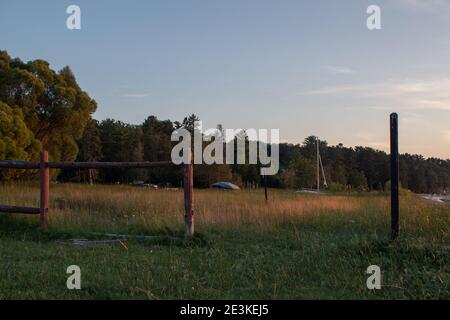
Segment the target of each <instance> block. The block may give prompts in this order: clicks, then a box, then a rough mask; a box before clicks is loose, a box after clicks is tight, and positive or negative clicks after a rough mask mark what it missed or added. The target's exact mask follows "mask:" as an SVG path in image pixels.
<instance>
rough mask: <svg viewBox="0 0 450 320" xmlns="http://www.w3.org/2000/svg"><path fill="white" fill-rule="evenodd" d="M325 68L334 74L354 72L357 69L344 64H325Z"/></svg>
mask: <svg viewBox="0 0 450 320" xmlns="http://www.w3.org/2000/svg"><path fill="white" fill-rule="evenodd" d="M324 69H325V70H327V71H328V72H330V73H333V74H353V73H355V70H353V69H351V68H349V67H344V66H325V67H324Z"/></svg>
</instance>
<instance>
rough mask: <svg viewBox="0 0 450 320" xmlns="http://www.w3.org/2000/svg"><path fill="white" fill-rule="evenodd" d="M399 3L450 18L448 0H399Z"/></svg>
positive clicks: (405, 6) (409, 7)
mask: <svg viewBox="0 0 450 320" xmlns="http://www.w3.org/2000/svg"><path fill="white" fill-rule="evenodd" d="M397 3H398V4H399V5H400V6H402V7H404V8H407V9H411V10H415V11H419V12H425V13H428V14H433V15H435V16H438V17H441V18H444V19H450V1H448V0H397Z"/></svg>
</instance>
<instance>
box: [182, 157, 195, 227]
mask: <svg viewBox="0 0 450 320" xmlns="http://www.w3.org/2000/svg"><path fill="white" fill-rule="evenodd" d="M184 223H185V225H186V235H187V236H193V235H194V168H193V164H192V151H191V152H190V156H189V163H188V164H185V165H184Z"/></svg>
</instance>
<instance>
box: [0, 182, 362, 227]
mask: <svg viewBox="0 0 450 320" xmlns="http://www.w3.org/2000/svg"><path fill="white" fill-rule="evenodd" d="M269 196H270V199H269V202H268V204H266V203H265V201H264V196H263V192H262V191H261V190H241V191H232V192H229V191H221V190H195V218H196V223H197V225H212V226H226V227H239V226H242V225H249V224H251V225H257V226H261V227H263V226H267V225H273V224H274V223H278V222H283V221H289V220H292V219H293V218H300V217H303V216H308V215H318V214H334V213H339V212H341V213H342V212H352V211H355V210H358V209H360V208H361V207H362V205H363V204H362V201H363V200H362V199H361V198H358V197H345V196H332V195H321V196H311V195H302V194H296V193H294V192H286V191H278V190H270V192H269ZM38 199H39V189H38V186H37V185H33V184H10V185H0V203H2V204H11V205H27V206H38V205H39V203H38ZM50 206H51V208H50V209H51V211H50V221H51V223H52V224H55V223H56V224H58V225H66V226H79V227H83V228H89V229H91V228H92V229H98V228H102V229H111V228H112V229H117V228H118V229H122V228H123V227H130V226H139V227H141V228H147V227H148V228H155V227H164V226H178V225H181V224H182V221H183V220H182V219H183V190H182V189H179V190H151V189H146V188H139V187H131V186H119V185H113V186H106V185H97V186H88V185H76V184H62V185H52V186H51V190H50Z"/></svg>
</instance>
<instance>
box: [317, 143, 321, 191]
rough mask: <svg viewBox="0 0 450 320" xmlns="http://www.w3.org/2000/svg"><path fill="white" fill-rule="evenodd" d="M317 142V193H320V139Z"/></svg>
mask: <svg viewBox="0 0 450 320" xmlns="http://www.w3.org/2000/svg"><path fill="white" fill-rule="evenodd" d="M316 140H317V192H320V158H319V157H320V154H319V137H317V138H316Z"/></svg>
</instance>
